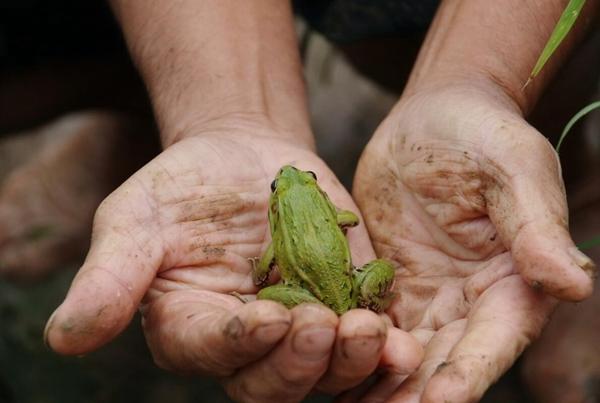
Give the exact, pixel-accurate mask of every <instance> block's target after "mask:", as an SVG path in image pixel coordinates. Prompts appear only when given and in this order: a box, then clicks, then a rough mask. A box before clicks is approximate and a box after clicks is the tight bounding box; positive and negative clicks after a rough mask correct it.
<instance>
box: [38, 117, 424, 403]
mask: <svg viewBox="0 0 600 403" xmlns="http://www.w3.org/2000/svg"><path fill="white" fill-rule="evenodd" d="M221 124H222V125H220V126H219V127H218V128H215V127H212V128H211V129H206V128H205V129H203V130H199V129H197V130H199V134H201V135H199V136H197V137H191V138H188V139H185V140H182V141H180V142H178V143H176V144H174V145H172V146H170V147H169V148H168V149H167V150H165V151H164V152H163V153H162V154H160V155H159V156H158V157H157V158H155V159H154V160H153V161H151V162H150V163H148V164H147V165H146V166H145V167H143V168H142V169H141V170H140V171H138V172H137V173H136V174H134V175H133V176H132V177H131V178H130V179H129V180H127V181H126V182H125V183H124V184H123V185H122V186H121V187H119V188H118V189H117V190H116V191H115V192H114V193H113V194H112V195H110V196H109V197H108V198H107V199H106V200H105V201H104V202H103V203H102V205H101V206H100V207H99V209H98V211H97V213H96V216H95V219H94V231H93V237H92V245H91V248H90V252H89V254H88V256H87V258H86V261H85V263H84V265H83V267H82V268H81V270H80V271H79V273H78V274H77V276H76V278H75V279H74V282H73V284H72V287H71V289H70V291H69V293H68V295H67V297H66V300H65V302H64V303H63V304H62V305H61V306H60V307H59V308H58V309H57V311H56V312H55V313H54V314H53V316H52V317H51V319H50V320H49V322H48V325H47V329H46V339H47V342H48V343H49V345H50V346H51V347H52V348H53V349H55V350H56V351H58V352H61V353H64V354H80V353H84V352H87V351H91V350H93V349H95V348H98V347H99V346H100V345H102V344H104V343H106V342H107V341H109V340H110V339H112V338H113V337H115V336H116V335H117V334H118V333H119V332H120V331H121V330H122V329H123V328H124V327H125V326H126V325H127V324H128V322H129V321H130V320H131V318H132V316H133V314H134V312H135V311H136V309H137V307H138V303H139V302H140V301H141V300H142V298H143V297H144V296H145V297H144V301H143V304H142V314H143V326H144V330H145V333H146V337H147V341H148V344H149V347H150V349H151V351H152V354H153V356H154V359H155V361H156V363H157V364H158V365H160V366H161V367H163V368H168V369H171V370H174V371H177V372H181V373H188V374H190V373H191V374H208V375H212V376H218V377H220V378H221V380H222V383H223V385H224V386H225V389H226V391H227V393H228V394H229V395H230V396H231V397H232V398H234V399H236V400H240V401H247V402H253V401H268V400H274V401H282V402H283V401H298V400H300V399H302V398H303V397H304V396H306V394H307V393H309V392H310V391H311V390H313V389H314V388H318V389H320V390H323V391H326V392H329V393H338V392H340V391H342V390H345V389H348V388H350V387H353V386H355V385H357V384H359V383H360V382H362V381H363V380H364V379H365V378H366V377H367V376H368V375H370V374H371V373H372V372H373V370H374V369H375V368H376V367H377V366H378V365H381V366H384V367H388V368H390V370H393V371H395V372H397V373H400V374H409V373H411V372H413V371H414V370H415V369H416V368H417V367H418V365H419V364H420V362H421V359H422V348H421V346H420V345H419V343H418V341H417V340H416V339H415V338H413V337H412V336H410V335H409V334H407V333H405V332H403V331H400V330H398V329H395V328H393V327H392V328H388V326H387V325H386V321H385V320H384V318H381V317H379V316H377V315H376V314H375V313H373V312H369V311H366V310H351V311H349V312H347V313H346V314H344V315H343V316H341V317H340V318H338V317H337V316H336V315H335V314H334V313H333V312H332V311H331V310H329V309H327V308H326V307H324V306H320V305H311V304H303V305H300V306H298V307H296V308H294V309H292V310H288V309H286V308H285V307H283V306H282V305H279V304H277V303H275V302H272V301H254V302H250V303H247V304H243V303H242V302H241V301H240V300H239V299H238V298H236V297H234V296H232V295H231V293H232V292H237V293H240V294H242V295H243V296H244V297H245V298H248V299H252V298H253V296H254V295H255V293H256V292H257V291H258V289H257V288H256V287H255V285H254V284H253V281H252V276H251V263H250V262H249V260H248V258H250V257H256V256H259V255H260V253H261V252H262V251H263V250H264V249H265V248H266V247H267V245H268V242H269V241H270V237H269V231H268V222H267V205H268V198H269V194H270V189H269V184H270V183H271V180H272V178H273V177H274V176H275V174H276V172H277V170H278V169H279V168H280V167H281V166H282V165H284V164H294V165H295V166H297V167H298V168H300V169H304V170H309V169H310V170H313V171H315V172H316V174H317V175H318V177H319V181H320V184H321V186H322V187H323V189H324V190H325V191H326V192H327V193H328V194H329V196H330V197H331V199H332V202H333V203H335V204H336V206H339V207H340V208H345V209H349V210H352V211H355V212H357V208H356V206H355V205H354V203H353V202H352V200H351V198H350V195H349V194H348V193H347V192H346V191H345V190H344V189H343V187H342V186H341V185H340V183H339V182H338V181H337V180H336V179H335V177H334V176H333V174H332V173H331V172H330V171H329V170H328V169H327V168H326V166H325V165H324V164H323V162H322V161H321V160H320V159H319V158H318V157H317V156H316V155H315V154H314V153H313V152H312V151H310V150H309V149H308V147H306V146H301V145H298V144H295V143H292V142H289V141H284V140H281V139H279V138H278V137H280V136H276V135H275V134H274V130H273V129H270V128H268V127H264V126H262V125H260V124H254V123H252V122H251V123H248V122H239V121H228V122H226V123H224V124H223V123H221ZM250 133H251V134H250ZM348 237H349V242H350V249H351V251H352V254H353V256H352V257H353V260H354V261H355V262H357V264H361V263H364V262H365V261H368V260H370V259H372V258H373V257H374V253H373V251H372V249H371V246H370V243H369V238H368V235H367V232H366V229H365V228H364V226H362V225H361V226H359V227H357V228H355V229H354V230H353V231H352V233H351V234H349V236H348ZM276 280H277V279H276V278H273V281H276ZM92 289H93V292H91V290H92Z"/></svg>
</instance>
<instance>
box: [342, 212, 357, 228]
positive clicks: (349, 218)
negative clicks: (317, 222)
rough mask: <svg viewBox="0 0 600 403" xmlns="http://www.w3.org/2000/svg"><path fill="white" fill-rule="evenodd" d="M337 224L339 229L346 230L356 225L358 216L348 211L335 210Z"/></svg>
mask: <svg viewBox="0 0 600 403" xmlns="http://www.w3.org/2000/svg"><path fill="white" fill-rule="evenodd" d="M337 224H338V225H339V227H340V228H342V229H346V228H349V227H356V226H357V225H358V216H357V215H356V214H354V213H353V212H352V211H350V210H340V209H338V210H337Z"/></svg>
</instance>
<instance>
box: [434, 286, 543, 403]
mask: <svg viewBox="0 0 600 403" xmlns="http://www.w3.org/2000/svg"><path fill="white" fill-rule="evenodd" d="M507 296H508V298H507ZM554 305H555V303H554V300H553V299H552V298H551V297H548V296H545V295H544V294H542V293H538V292H534V291H533V290H531V288H529V287H528V286H527V285H526V284H525V283H524V282H523V280H522V279H521V277H520V276H516V275H513V276H510V277H507V278H505V279H503V280H501V281H500V282H498V283H496V284H495V285H493V286H492V287H491V288H490V289H489V290H487V291H486V292H485V293H484V294H483V295H482V296H481V298H480V300H479V301H478V303H477V305H476V306H475V307H474V308H473V311H472V315H471V316H470V317H469V318H468V325H467V329H466V331H465V335H464V337H462V339H461V340H460V341H459V342H458V343H457V344H456V346H455V347H454V348H453V349H452V351H451V352H450V354H449V356H448V359H447V360H446V361H445V362H444V363H443V364H442V365H441V366H440V367H439V368H438V369H437V371H436V372H435V374H434V375H433V376H432V378H431V380H430V381H429V382H428V384H427V386H426V388H425V391H424V394H423V400H422V401H423V402H425V403H427V402H432V403H433V402H445V401H448V402H453V403H460V402H473V401H478V400H479V399H480V398H481V396H483V393H484V392H485V391H486V389H487V388H488V387H489V386H490V385H491V384H492V383H493V382H495V381H496V380H497V379H498V378H499V377H500V375H502V374H503V373H504V372H505V371H506V370H507V369H508V368H509V367H510V366H511V365H512V363H513V362H514V361H515V359H516V358H517V357H518V356H519V355H520V354H521V352H522V351H523V350H524V349H525V347H526V346H527V345H528V344H529V343H530V342H531V341H532V340H533V339H534V338H536V337H537V336H538V334H539V333H540V331H541V329H542V327H543V326H544V324H545V322H546V320H547V318H548V316H549V315H550V312H551V311H552V309H553V307H554Z"/></svg>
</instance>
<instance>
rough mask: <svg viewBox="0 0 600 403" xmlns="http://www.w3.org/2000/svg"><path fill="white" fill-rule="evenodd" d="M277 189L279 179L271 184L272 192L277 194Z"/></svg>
mask: <svg viewBox="0 0 600 403" xmlns="http://www.w3.org/2000/svg"><path fill="white" fill-rule="evenodd" d="M275 189H277V179H275V180H274V181H273V182H271V192H275Z"/></svg>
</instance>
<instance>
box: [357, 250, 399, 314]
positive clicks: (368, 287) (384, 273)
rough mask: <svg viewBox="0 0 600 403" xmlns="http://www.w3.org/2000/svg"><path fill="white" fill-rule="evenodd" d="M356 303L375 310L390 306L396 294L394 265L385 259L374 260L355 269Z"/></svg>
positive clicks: (360, 306)
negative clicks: (393, 286) (394, 293)
mask: <svg viewBox="0 0 600 403" xmlns="http://www.w3.org/2000/svg"><path fill="white" fill-rule="evenodd" d="M354 281H355V283H354V284H355V287H356V288H355V293H356V305H357V307H358V308H367V309H370V310H372V311H375V312H382V311H384V310H385V309H387V308H388V307H389V306H390V303H391V302H392V299H393V298H394V295H393V293H392V291H391V288H392V285H393V283H394V267H393V266H392V264H391V263H390V262H388V261H386V260H383V259H377V260H373V261H372V262H369V263H367V264H366V265H364V266H362V267H359V268H356V269H355V270H354Z"/></svg>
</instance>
